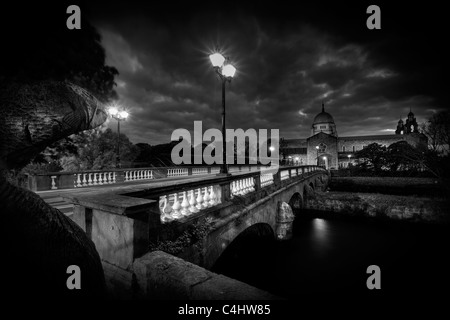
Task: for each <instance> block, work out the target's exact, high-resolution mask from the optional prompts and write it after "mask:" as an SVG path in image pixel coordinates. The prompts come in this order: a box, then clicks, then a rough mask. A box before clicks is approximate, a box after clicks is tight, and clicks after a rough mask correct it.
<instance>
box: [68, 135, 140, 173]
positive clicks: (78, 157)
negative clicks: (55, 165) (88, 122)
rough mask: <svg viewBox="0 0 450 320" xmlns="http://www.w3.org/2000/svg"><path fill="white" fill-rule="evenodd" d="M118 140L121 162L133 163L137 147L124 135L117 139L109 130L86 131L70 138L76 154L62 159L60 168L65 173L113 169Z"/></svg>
mask: <svg viewBox="0 0 450 320" xmlns="http://www.w3.org/2000/svg"><path fill="white" fill-rule="evenodd" d="M118 138H119V139H120V160H121V162H122V161H123V162H131V161H133V160H134V159H135V157H136V156H137V153H138V149H137V147H136V146H134V145H133V144H132V143H131V142H130V140H129V139H128V137H127V136H126V135H124V134H121V135H120V137H119V136H118V134H117V133H115V132H113V131H112V130H111V129H110V128H106V129H104V130H103V129H98V130H91V131H86V132H83V133H81V134H79V135H75V136H73V137H71V139H72V143H73V144H74V145H75V146H76V148H77V153H76V154H71V155H69V156H65V157H62V158H61V159H60V163H61V166H62V167H63V169H64V170H65V171H71V170H73V169H77V170H91V169H92V170H99V169H111V168H115V167H116V154H117V143H118V142H117V141H118Z"/></svg>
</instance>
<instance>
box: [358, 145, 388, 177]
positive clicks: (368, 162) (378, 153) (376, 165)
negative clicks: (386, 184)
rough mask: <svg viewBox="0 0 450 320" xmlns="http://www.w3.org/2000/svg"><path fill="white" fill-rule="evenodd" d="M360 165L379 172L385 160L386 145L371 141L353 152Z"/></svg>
mask: <svg viewBox="0 0 450 320" xmlns="http://www.w3.org/2000/svg"><path fill="white" fill-rule="evenodd" d="M355 157H356V159H358V160H359V162H360V164H359V166H360V167H363V168H367V169H371V170H374V171H375V172H380V171H381V169H382V167H383V166H384V164H385V162H386V147H385V146H382V145H381V144H378V143H376V142H375V143H371V144H369V145H368V146H366V147H364V148H363V149H362V150H359V151H357V152H356V153H355Z"/></svg>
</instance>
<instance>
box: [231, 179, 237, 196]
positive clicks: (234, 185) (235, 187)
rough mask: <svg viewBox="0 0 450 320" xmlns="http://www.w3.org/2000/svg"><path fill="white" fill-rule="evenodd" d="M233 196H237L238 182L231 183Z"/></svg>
mask: <svg viewBox="0 0 450 320" xmlns="http://www.w3.org/2000/svg"><path fill="white" fill-rule="evenodd" d="M230 189H231V196H235V195H236V194H237V185H236V180H235V181H232V182H231V188H230Z"/></svg>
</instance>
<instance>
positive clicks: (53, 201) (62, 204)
mask: <svg viewBox="0 0 450 320" xmlns="http://www.w3.org/2000/svg"><path fill="white" fill-rule="evenodd" d="M245 173H248V172H234V173H232V175H241V174H245ZM215 177H216V175H214V174H204V175H196V176H181V177H170V178H162V179H151V180H150V179H149V180H145V181H143V180H138V181H128V182H123V183H119V184H113V185H98V186H95V187H83V188H76V189H60V190H47V191H37V192H36V194H38V195H39V196H40V197H41V198H42V199H43V200H44V201H45V202H47V203H48V204H50V205H51V206H52V207H54V208H56V209H59V210H60V211H61V212H62V213H64V214H65V215H66V216H69V217H70V216H71V215H72V214H73V204H71V203H69V202H66V201H64V199H63V196H64V195H75V194H78V195H81V194H93V193H97V192H115V193H120V191H121V190H125V189H126V190H128V191H129V190H130V186H132V187H135V188H136V189H144V188H145V189H153V188H159V187H163V186H170V185H176V184H177V182H179V181H183V182H191V181H192V182H194V181H201V180H206V179H214V178H215Z"/></svg>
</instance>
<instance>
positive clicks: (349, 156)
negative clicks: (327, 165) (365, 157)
mask: <svg viewBox="0 0 450 320" xmlns="http://www.w3.org/2000/svg"><path fill="white" fill-rule="evenodd" d="M347 157H348V165H347V167H350V158H351V157H352V155H351V154H349V155H347Z"/></svg>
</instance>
